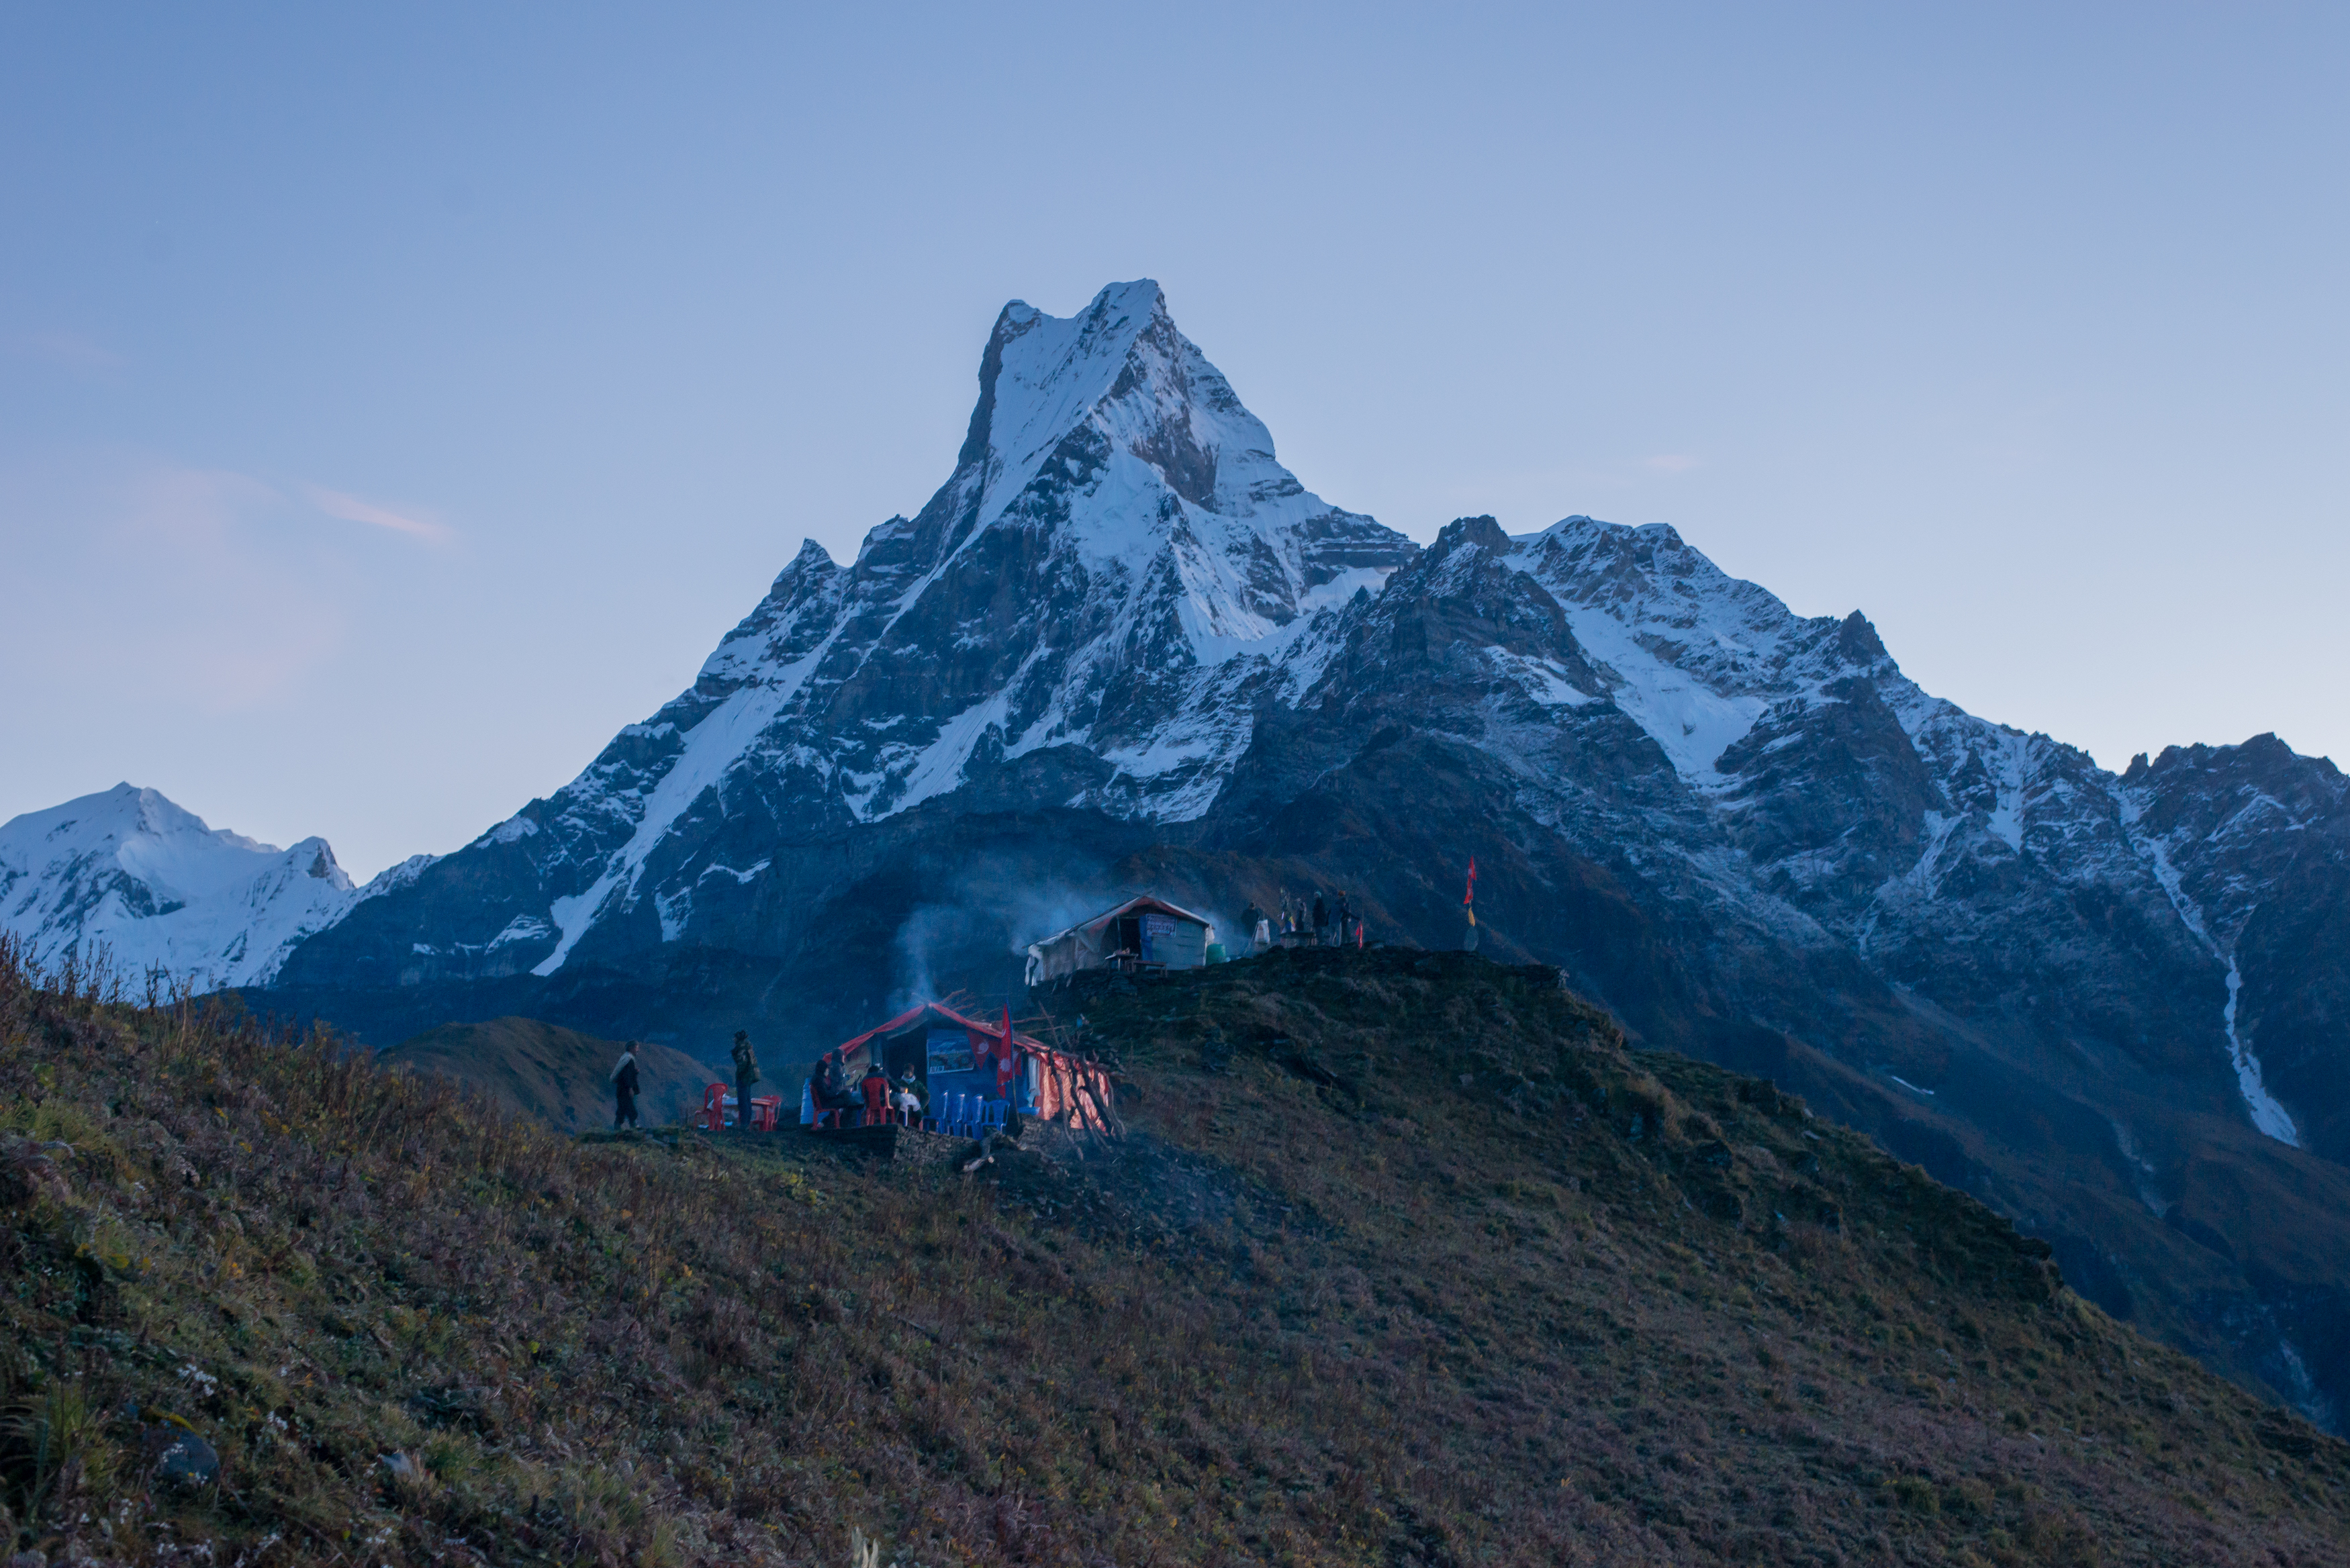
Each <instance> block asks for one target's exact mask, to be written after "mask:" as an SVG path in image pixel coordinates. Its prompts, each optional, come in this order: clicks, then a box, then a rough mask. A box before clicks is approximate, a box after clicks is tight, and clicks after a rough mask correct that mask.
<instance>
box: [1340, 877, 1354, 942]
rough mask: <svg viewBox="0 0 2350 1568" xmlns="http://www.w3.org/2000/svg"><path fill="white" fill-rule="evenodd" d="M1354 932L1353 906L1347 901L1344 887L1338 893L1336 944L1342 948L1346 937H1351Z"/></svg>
mask: <svg viewBox="0 0 2350 1568" xmlns="http://www.w3.org/2000/svg"><path fill="white" fill-rule="evenodd" d="M1354 934H1355V909H1354V906H1353V905H1351V904H1349V903H1348V902H1347V895H1346V892H1345V890H1344V889H1341V890H1340V892H1339V894H1338V945H1339V946H1340V947H1342V948H1343V947H1345V946H1346V945H1347V939H1348V938H1350V937H1352V936H1353V935H1354Z"/></svg>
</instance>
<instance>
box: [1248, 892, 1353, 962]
mask: <svg viewBox="0 0 2350 1568" xmlns="http://www.w3.org/2000/svg"><path fill="white" fill-rule="evenodd" d="M1241 929H1242V932H1243V935H1244V936H1245V937H1246V939H1247V941H1248V950H1249V951H1250V952H1251V953H1261V952H1263V951H1264V950H1267V949H1268V948H1271V947H1272V946H1274V944H1275V943H1279V944H1280V945H1281V946H1283V947H1286V948H1295V947H1305V946H1312V947H1342V946H1347V945H1349V944H1353V945H1360V943H1361V942H1362V940H1363V922H1362V919H1361V917H1360V916H1358V915H1357V914H1356V913H1355V910H1354V906H1353V904H1352V903H1351V902H1349V896H1348V895H1347V894H1346V893H1344V892H1341V893H1340V894H1339V895H1338V903H1337V907H1336V908H1335V909H1334V908H1332V907H1331V905H1330V902H1329V900H1328V899H1327V898H1324V897H1323V895H1322V894H1320V893H1318V892H1317V893H1315V895H1314V897H1313V898H1312V900H1311V901H1310V902H1309V901H1308V900H1307V899H1305V898H1291V897H1290V896H1289V889H1288V888H1283V889H1282V890H1281V909H1280V910H1279V911H1278V912H1277V913H1274V912H1268V911H1266V910H1264V909H1259V908H1257V905H1256V901H1255V900H1254V899H1251V900H1250V901H1249V907H1248V908H1247V909H1243V911H1242V912H1241Z"/></svg>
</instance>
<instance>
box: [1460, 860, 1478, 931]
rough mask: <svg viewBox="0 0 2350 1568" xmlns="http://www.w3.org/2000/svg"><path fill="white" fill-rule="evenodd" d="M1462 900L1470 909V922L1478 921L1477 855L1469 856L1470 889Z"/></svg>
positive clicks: (1463, 904)
mask: <svg viewBox="0 0 2350 1568" xmlns="http://www.w3.org/2000/svg"><path fill="white" fill-rule="evenodd" d="M1461 904H1462V906H1463V907H1465V908H1466V909H1468V910H1469V923H1470V924H1471V925H1472V926H1473V925H1475V924H1476V923H1477V909H1476V905H1477V857H1475V856H1474V855H1471V857H1469V890H1468V891H1467V892H1465V893H1463V894H1461Z"/></svg>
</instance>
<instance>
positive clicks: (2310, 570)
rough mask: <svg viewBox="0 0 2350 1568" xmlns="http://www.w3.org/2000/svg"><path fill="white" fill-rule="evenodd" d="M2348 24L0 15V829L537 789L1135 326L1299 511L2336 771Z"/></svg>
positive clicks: (1354, 16) (2305, 10)
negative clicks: (1239, 424) (1605, 540)
mask: <svg viewBox="0 0 2350 1568" xmlns="http://www.w3.org/2000/svg"><path fill="white" fill-rule="evenodd" d="M2346 72H2350V11H2345V10H2344V9H2343V8H2341V7H2339V6H2331V5H2309V6H2295V5H2264V6H2260V7H2227V8H2221V7H2213V6H2203V5H2193V6H2188V5H2127V6H2123V5H2112V6H2095V5H2078V6H2066V7H2061V8H2058V7H2046V6H2023V5H2012V6H2002V5H1981V6H1969V7H1940V8H1933V7H1924V6H1864V5H1852V6H1841V7H1839V6H1800V5H1799V6H1773V7H1759V6H1751V5H1681V6H1643V7H1627V6H1610V7H1605V8H1598V7H1594V8H1587V9H1577V8H1572V7H1562V6H1555V5H1549V6H1541V7H1526V8H1523V9H1521V10H1510V9H1503V8H1492V7H1451V8H1445V9H1443V10H1442V11H1439V10H1437V9H1436V8H1429V7H1409V8H1407V7H1393V8H1385V9H1382V8H1378V7H1369V6H1361V5H1353V6H1346V7H1335V6H1334V7H1327V8H1318V9H1316V8H1303V7H1278V6H1265V5H1250V6H1244V7H1243V6H1232V7H1223V8H1220V7H1215V6H1211V5H1189V6H1183V7H1165V8H1150V9H1143V8H1135V9H1128V10H1118V9H1115V8H1109V7H1100V6H1084V7H1076V6H1072V7H1067V8H1051V7H1037V8H1025V9H1014V8H994V9H983V8H979V7H946V6H939V7H927V8H925V7H899V8H885V7H859V8H854V9H847V8H844V9H843V10H842V11H841V12H840V13H839V14H838V15H837V16H828V17H827V16H818V15H816V13H815V12H814V9H813V8H777V7H749V6H745V7H740V8H732V9H729V8H723V7H716V6H710V7H697V8H694V9H692V10H691V12H690V13H680V12H675V11H660V10H656V9H654V8H651V7H643V8H639V9H637V10H636V11H634V12H633V13H627V14H624V13H622V12H621V11H619V9H617V8H599V9H597V10H594V11H592V12H591V11H588V10H586V9H584V8H578V7H557V6H552V5H541V6H529V5H512V6H501V7H495V8H490V7H461V6H455V5H417V6H406V7H400V8H397V9H395V10H387V11H382V12H378V13H371V14H362V13H360V12H358V11H355V10H350V9H331V10H328V9H318V8H310V7H295V6H283V7H260V6H234V5H225V6H214V7H208V8H203V9H200V10H181V11H174V10H171V9H166V8H151V9H145V10H142V11H140V12H138V13H135V14H134V13H130V12H124V11H120V10H109V9H106V8H98V7H67V6H44V7H35V6H14V7H10V8H8V9H6V10H5V12H0V213H5V220H0V224H4V225H5V226H4V227H0V233H5V236H6V240H7V243H6V244H5V245H0V551H5V562H6V564H7V572H6V583H7V586H8V588H9V590H10V591H9V593H8V597H7V604H8V613H7V615H6V616H5V617H0V662H5V670H6V671H7V673H8V675H9V677H10V679H9V680H6V681H5V683H0V723H5V727H6V733H7V734H8V735H9V737H10V743H9V744H8V745H7V746H6V747H5V749H0V817H6V816H9V815H15V814H16V813H18V812H22V811H26V810H30V809H34V808H36V807H40V806H45V805H53V804H55V803H57V802H58V801H61V800H63V799H65V798H67V797H68V796H70V795H74V794H83V793H86V792H88V791H92V790H99V789H103V788H105V787H107V786H109V785H111V784H114V783H115V782H116V781H117V780H118V779H124V778H128V779H130V780H131V781H132V782H134V783H137V784H145V785H151V786H152V787H155V788H157V789H160V790H161V791H163V792H164V793H165V794H169V795H170V796H171V797H172V799H174V800H176V801H178V802H180V803H181V804H182V805H185V806H187V807H189V808H190V809H192V810H194V811H197V812H199V813H201V814H202V815H204V816H206V817H207V818H208V819H210V820H211V821H212V822H213V825H214V826H233V827H234V828H236V829H237V830H238V831H240V832H242V833H245V834H250V835H253V836H257V837H261V838H265V839H269V840H272V841H274V842H276V843H279V844H285V843H288V842H291V841H292V840H294V839H296V838H299V837H301V836H305V835H307V834H311V833H317V834H323V835H325V836H327V837H328V838H329V839H330V840H331V841H332V842H333V843H334V845H335V846H336V849H337V852H338V855H339V856H340V857H341V858H342V860H343V861H344V863H345V864H346V865H347V866H348V867H350V868H351V869H352V870H353V871H354V872H355V873H358V874H361V875H364V874H366V873H368V872H370V871H373V870H375V869H377V868H378V867H381V866H383V865H385V864H386V863H388V862H390V860H392V859H394V858H397V857H400V856H401V855H404V854H407V853H410V852H411V851H416V850H446V849H450V848H453V847H455V846H457V845H459V844H461V843H463V842H464V841H465V840H466V839H468V838H470V837H472V836H473V835H474V834H475V833H477V832H479V831H480V830H481V829H483V828H484V827H485V826H488V825H489V824H491V823H493V822H494V821H496V820H498V819H499V818H501V817H503V816H504V815H507V814H508V813H510V812H511V811H512V810H514V808H515V807H516V806H517V805H520V804H521V803H522V802H523V801H524V800H525V799H527V798H528V797H530V796H532V795H534V794H546V793H548V792H550V791H552V790H554V789H555V788H556V787H557V786H558V785H560V784H563V783H564V782H565V781H566V780H567V779H568V778H569V777H570V776H571V775H572V774H575V773H576V772H577V770H578V769H579V768H580V767H581V766H582V765H583V764H584V763H586V762H587V760H588V758H589V757H590V756H592V755H593V753H595V751H596V750H597V749H598V747H599V746H600V745H601V744H602V743H603V742H605V741H606V740H608V738H609V737H610V735H611V734H612V732H614V731H615V730H616V729H618V728H619V726H620V725H621V724H623V723H626V722H630V721H632V720H635V719H638V718H641V717H642V716H644V715H645V714H647V713H649V712H650V711H652V710H653V709H654V708H655V707H657V706H658V705H659V704H660V702H661V701H664V700H666V699H667V698H669V697H671V696H672V695H674V694H675V693H676V692H677V691H679V690H680V689H681V688H682V687H683V686H685V685H686V684H687V683H688V682H690V681H691V679H692V676H693V672H694V670H695V669H696V668H697V666H698V665H699V664H700V663H701V661H702V659H703V658H704V657H705V656H706V655H707V654H708V653H709V651H710V650H711V649H712V648H713V647H714V646H715V645H716V644H717V642H718V639H719V638H720V637H721V636H722V635H723V633H724V632H725V630H726V629H727V628H729V627H731V626H732V625H733V623H734V622H735V621H736V620H737V619H738V618H740V617H741V616H742V615H743V613H744V612H745V611H746V610H747V609H748V608H749V607H751V605H752V604H753V603H754V602H755V600H756V599H757V597H759V595H760V593H761V592H762V591H764V587H765V586H766V584H767V582H768V580H769V579H770V578H771V577H773V576H774V575H775V573H776V572H777V571H778V570H779V569H781V567H782V566H784V565H785V562H787V561H788V560H789V559H790V558H791V556H792V555H793V553H794V552H795V550H796V549H797V547H798V545H799V541H800V539H801V538H802V537H803V536H814V537H815V538H816V539H818V540H820V541H821V542H823V543H824V544H825V545H827V547H828V548H829V549H830V550H831V551H832V552H833V553H834V555H835V556H837V557H840V558H843V559H846V558H847V557H848V556H851V555H852V554H853V553H854V551H855V549H856V546H857V542H858V539H859V538H860V537H861V536H862V535H863V534H864V532H865V530H866V529H868V527H870V526H871V525H872V524H875V523H877V522H879V521H880V520H881V519H882V518H884V517H886V516H887V515H889V514H890V513H892V512H896V511H905V512H910V511H912V510H913V509H914V508H916V507H918V506H919V505H920V504H921V502H922V501H923V500H924V499H925V498H926V497H927V496H928V495H929V493H930V492H931V490H932V489H933V488H934V487H936V486H937V484H938V483H940V482H941V481H942V480H943V479H944V478H945V477H946V476H947V474H948V472H950V471H951V468H952V467H953V463H954V455H955V452H956V449H957V447H958V445H959V444H960V443H961V441H962V434H963V427H964V424H965V421H967V420H968V418H969V415H970V412H971V405H972V400H973V397H974V396H975V393H976V390H977V384H976V380H975V375H976V370H977V366H978V359H979V354H980V350H981V348H983V346H984V343H985V340H986V334H987V331H988V328H989V327H990V325H991V324H992V323H993V319H994V317H995V313H996V311H997V310H998V309H999V308H1000V307H1001V306H1002V305H1003V302H1004V301H1005V300H1006V299H1009V298H1012V297H1015V296H1016V297H1020V298H1024V299H1026V300H1028V301H1029V302H1030V303H1032V304H1034V305H1035V306H1039V307H1041V308H1043V309H1045V310H1048V311H1052V312H1054V313H1055V314H1066V313H1068V312H1071V311H1074V310H1076V309H1077V308H1078V307H1080V306H1082V305H1084V304H1085V302H1086V301H1087V299H1089V298H1090V297H1091V296H1092V295H1093V293H1094V292H1095V290H1096V289H1097V288H1098V287H1099V286H1101V285H1102V284H1104V283H1106V282H1107V281H1109V280H1111V279H1113V278H1132V277H1139V276H1146V275H1147V276H1150V277H1155V278H1157V279H1158V280H1159V282H1160V283H1161V284H1163V285H1164V286H1165V288H1166V291H1167V295H1168V298H1169V302H1170V306H1171V308H1172V311H1173V314H1174V317H1175V319H1176V320H1177V322H1178V323H1179V324H1180V326H1181V327H1182V328H1183V330H1184V331H1185V332H1186V334H1188V335H1189V336H1190V337H1191V338H1192V339H1193V340H1194V341H1196V342H1197V343H1199V344H1200V345H1201V348H1203V349H1204V350H1205V351H1206V353H1207V354H1208V356H1209V357H1210V358H1211V359H1213V360H1214V361H1215V363H1216V364H1217V365H1218V366H1219V367H1220V368H1221V369H1222V370H1223V371H1224V372H1225V374H1226V375H1227V376H1229V377H1230V379H1232V384H1233V386H1234V388H1235V389H1237V390H1238V392H1239V393H1240V395H1241V397H1242V398H1243V400H1245V401H1246V402H1247V404H1248V405H1249V407H1250V408H1251V409H1252V410H1253V411H1254V412H1256V413H1257V414H1258V415H1259V416H1260V417H1262V418H1263V420H1264V421H1265V422H1266V423H1267V424H1268V425H1269V426H1270V427H1271V429H1272V431H1273V433H1274V437H1275V439H1276V441H1278V442H1279V444H1280V455H1281V458H1282V461H1283V462H1284V463H1285V464H1286V465H1287V466H1288V467H1290V468H1291V469H1293V470H1295V472H1296V473H1297V474H1298V476H1299V477H1300V478H1301V479H1302V480H1303V481H1304V482H1305V483H1306V484H1307V485H1308V486H1310V487H1312V488H1313V489H1315V490H1316V491H1318V492H1319V493H1322V494H1323V495H1324V496H1326V497H1327V498H1328V499H1329V500H1331V501H1333V502H1335V503H1337V504H1342V505H1346V506H1350V507H1354V508H1356V509H1358V510H1362V511H1367V512H1370V513H1372V514H1376V515H1377V516H1378V517H1379V519H1380V520H1381V521H1383V522H1386V523H1388V524H1391V525H1393V526H1395V527H1398V528H1400V529H1402V530H1404V531H1405V532H1407V533H1409V534H1410V535H1413V536H1414V537H1416V538H1419V539H1422V540H1425V539H1428V538H1430V537H1432V536H1433V535H1434V533H1435V531H1436V530H1437V528H1438V527H1440V525H1441V524H1443V523H1445V522H1446V521H1447V520H1449V519H1451V517H1453V516H1456V515H1459V514H1467V513H1476V512H1492V513H1493V514H1496V515H1498V516H1499V517H1500V518H1501V520H1502V522H1503V525H1504V526H1505V527H1506V528H1508V529H1509V530H1511V531H1512V532H1513V533H1526V532H1531V531H1533V530H1534V529H1537V528H1540V527H1542V526H1544V525H1545V524H1549V523H1551V522H1553V521H1555V520H1556V519H1557V518H1559V517H1561V516H1563V515H1565V514H1570V513H1578V512H1579V513H1588V514H1594V515H1597V516H1602V517H1607V518H1609V519H1612V520H1615V521H1618V522H1626V523H1648V522H1667V523H1670V524H1674V525H1675V526H1676V527H1677V528H1679V530H1680V531H1681V533H1682V534H1683V535H1684V536H1685V537H1687V538H1688V540H1689V541H1690V543H1691V544H1693V545H1696V546H1697V547H1699V548H1700V549H1702V550H1704V551H1705V552H1707V553H1708V554H1709V555H1711V556H1713V557H1714V559H1716V560H1717V561H1718V562H1720V563H1721V566H1723V567H1724V568H1725V569H1727V570H1729V571H1731V572H1733V573H1735V574H1737V575H1739V576H1747V577H1751V578H1753V579H1755V580H1757V581H1759V582H1762V583H1763V584H1764V585H1766V586H1768V587H1771V588H1772V589H1773V590H1774V591H1776V592H1777V593H1778V594H1780V595H1781V596H1782V597H1784V598H1785V599H1787V600H1788V602H1789V603H1790V604H1791V605H1792V606H1793V607H1794V608H1795V609H1797V610H1798V611H1801V612H1803V613H1805V614H1825V613H1835V614H1842V613H1844V612H1846V611H1847V610H1850V609H1853V608H1855V607H1858V608H1860V609H1862V610H1864V611H1865V612H1866V613H1867V614H1868V615H1869V616H1870V617H1871V618H1873V619H1874V620H1875V621H1876V622H1877V627H1878V628H1879V630H1880V631H1881V632H1882V634H1883V636H1884V639H1885V641H1886V643H1887V646H1888V647H1889V648H1890V649H1892V651H1893V653H1894V654H1895V656H1896V657H1897V658H1898V659H1900V660H1901V661H1902V664H1903V666H1904V668H1905V669H1906V670H1908V673H1910V674H1911V675H1912V676H1914V677H1915V678H1916V679H1918V680H1919V681H1921V682H1922V683H1923V684H1924V685H1925V686H1926V687H1927V688H1928V689H1929V690H1930V691H1934V692H1936V693H1938V694H1939V695H1943V696H1947V697H1949V698H1950V699H1952V700H1953V701H1958V702H1960V704H1962V705H1964V706H1965V707H1967V708H1969V709H1970V710H1972V711H1975V712H1978V713H1980V714H1981V715H1983V716H1985V717H1987V718H1991V719H1996V720H2001V721H2004V722H2009V723H2013V724H2017V725H2020V726H2022V727H2024V728H2027V729H2040V730H2045V731H2047V732H2050V733H2052V734H2054V735H2056V736H2058V737H2060V738H2063V739H2066V740H2070V741H2074V742H2077V743H2079V744H2082V745H2085V746H2086V747H2087V748H2089V749H2090V750H2091V751H2092V752H2093V753H2095V755H2096V757H2097V758H2098V760H2099V761H2101V762H2103V763H2106V764H2107V765H2109V766H2115V767H2118V766H2121V765H2123V764H2124V763H2126V762H2127V760H2128V757H2129V753H2132V752H2134V751H2137V750H2141V749H2159V748H2160V747H2161V746H2162V745H2163V744H2165V743H2167V742H2189V741H2210V742H2222V741H2239V740H2241V739H2243V738H2245V737H2246V736H2247V735H2250V734H2252V733H2255V732H2260V731H2263V730H2274V731H2276V732H2279V733H2280V734H2282V736H2283V737H2284V738H2285V739H2286V740H2287V741H2289V742H2292V743H2293V745H2295V746H2296V747H2297V748H2299V749H2300V750H2303V751H2304V752H2322V753H2329V754H2331V755H2333V756H2334V757H2335V758H2336V760H2337V761H2343V762H2345V763H2350V697H2346V696H2345V692H2344V689H2343V683H2342V674H2341V672H2342V671H2343V670H2345V668H2350V617H2345V615H2344V614H2343V611H2342V606H2341V599H2342V597H2343V591H2344V584H2345V578H2350V472H2345V464H2344V462H2343V456H2344V453H2345V451H2350V374H2345V366H2350V289H2345V287H2344V272H2343V267H2344V257H2345V255H2350V243H2345V242H2350V200H2345V194H2350V192H2345V189H2344V173H2343V171H2344V170H2345V168H2350V95H2345V94H2344V93H2343V91H2342V90H2341V84H2342V82H2343V80H2344V79H2345V73H2346Z"/></svg>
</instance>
